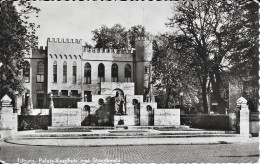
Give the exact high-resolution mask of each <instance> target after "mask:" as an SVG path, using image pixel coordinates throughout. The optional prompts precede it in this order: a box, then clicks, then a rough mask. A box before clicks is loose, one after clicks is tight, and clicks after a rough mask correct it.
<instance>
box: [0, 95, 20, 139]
mask: <svg viewBox="0 0 260 164" xmlns="http://www.w3.org/2000/svg"><path fill="white" fill-rule="evenodd" d="M11 101H12V99H11V98H10V97H9V96H8V95H5V96H4V97H3V98H2V99H1V110H0V131H1V139H10V138H12V137H13V133H15V132H17V126H18V125H17V124H18V123H17V113H13V106H12V105H11Z"/></svg>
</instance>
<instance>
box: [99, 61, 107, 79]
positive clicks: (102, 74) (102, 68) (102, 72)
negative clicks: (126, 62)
mask: <svg viewBox="0 0 260 164" xmlns="http://www.w3.org/2000/svg"><path fill="white" fill-rule="evenodd" d="M98 78H99V82H104V81H105V66H104V64H103V63H100V64H99V65H98Z"/></svg>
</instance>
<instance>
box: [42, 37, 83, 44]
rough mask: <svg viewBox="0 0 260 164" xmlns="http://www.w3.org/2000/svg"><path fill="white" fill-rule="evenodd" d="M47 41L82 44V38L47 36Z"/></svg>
mask: <svg viewBox="0 0 260 164" xmlns="http://www.w3.org/2000/svg"><path fill="white" fill-rule="evenodd" d="M47 42H50V43H75V44H82V39H68V38H66V39H65V38H48V40H47Z"/></svg>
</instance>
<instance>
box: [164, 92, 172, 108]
mask: <svg viewBox="0 0 260 164" xmlns="http://www.w3.org/2000/svg"><path fill="white" fill-rule="evenodd" d="M170 95H171V88H170V87H167V89H166V101H165V108H169V101H170Z"/></svg>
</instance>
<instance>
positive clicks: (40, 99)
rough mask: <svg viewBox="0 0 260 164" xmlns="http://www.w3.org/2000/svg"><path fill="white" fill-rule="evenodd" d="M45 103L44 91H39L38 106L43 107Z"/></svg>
mask: <svg viewBox="0 0 260 164" xmlns="http://www.w3.org/2000/svg"><path fill="white" fill-rule="evenodd" d="M43 101H44V91H43V90H38V91H37V106H38V107H43Z"/></svg>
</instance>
